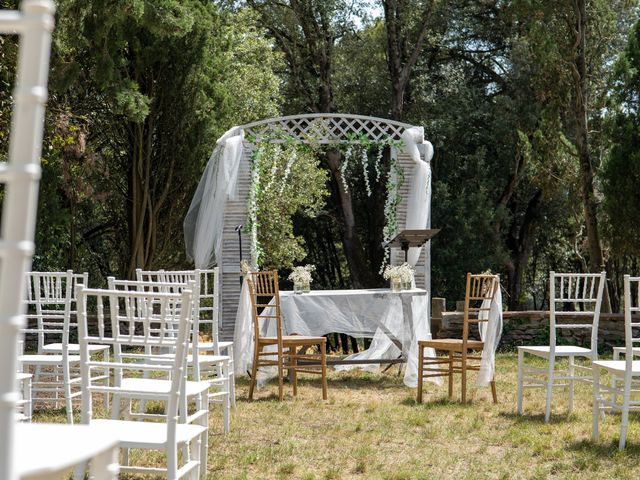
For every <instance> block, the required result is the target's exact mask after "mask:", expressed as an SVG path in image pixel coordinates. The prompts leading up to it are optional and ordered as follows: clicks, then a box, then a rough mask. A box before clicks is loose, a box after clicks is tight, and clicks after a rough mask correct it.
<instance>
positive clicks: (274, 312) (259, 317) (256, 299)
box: [247, 270, 282, 343]
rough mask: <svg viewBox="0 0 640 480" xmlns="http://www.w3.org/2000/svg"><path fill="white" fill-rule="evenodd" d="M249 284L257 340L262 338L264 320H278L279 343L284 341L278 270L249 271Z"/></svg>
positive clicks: (277, 333) (254, 332)
mask: <svg viewBox="0 0 640 480" xmlns="http://www.w3.org/2000/svg"><path fill="white" fill-rule="evenodd" d="M247 285H248V287H249V295H250V297H251V316H252V318H253V334H254V338H255V339H256V341H257V340H258V338H260V329H261V327H262V325H261V323H262V322H270V321H273V320H274V319H275V321H276V335H277V337H278V343H282V318H281V317H280V290H279V289H278V272H277V271H275V270H274V271H267V272H249V274H248V276H247Z"/></svg>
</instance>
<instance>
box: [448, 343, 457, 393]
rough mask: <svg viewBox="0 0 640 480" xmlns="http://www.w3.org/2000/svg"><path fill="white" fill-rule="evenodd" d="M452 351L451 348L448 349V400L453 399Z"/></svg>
mask: <svg viewBox="0 0 640 480" xmlns="http://www.w3.org/2000/svg"><path fill="white" fill-rule="evenodd" d="M454 356H455V354H454V352H453V350H449V375H448V382H449V400H452V399H453V361H454Z"/></svg>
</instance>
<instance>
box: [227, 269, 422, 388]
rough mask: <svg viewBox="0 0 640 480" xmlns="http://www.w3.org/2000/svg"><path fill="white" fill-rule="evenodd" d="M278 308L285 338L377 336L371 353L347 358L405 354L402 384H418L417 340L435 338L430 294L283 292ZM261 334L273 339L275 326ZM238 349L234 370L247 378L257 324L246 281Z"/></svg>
mask: <svg viewBox="0 0 640 480" xmlns="http://www.w3.org/2000/svg"><path fill="white" fill-rule="evenodd" d="M280 306H281V312H282V321H283V334H285V335H290V334H293V333H297V334H300V335H313V336H320V335H326V334H328V333H334V332H335V333H345V334H347V335H351V336H353V337H356V338H371V337H373V340H372V343H371V347H370V348H369V349H367V350H366V351H364V352H361V353H358V354H355V355H351V356H349V357H348V359H359V360H364V359H394V358H398V357H399V356H400V355H402V356H404V358H405V359H406V360H407V368H406V371H405V376H404V383H405V384H406V385H407V386H411V387H415V386H416V385H417V379H418V375H417V374H418V340H427V339H430V338H431V329H430V321H429V295H428V294H427V292H426V290H421V289H413V290H406V291H403V292H399V293H393V292H391V291H390V290H388V289H370V290H314V291H311V292H310V293H304V294H294V293H293V292H290V291H281V292H280ZM261 332H262V334H263V335H268V336H275V325H274V322H269V324H267V325H262V326H261ZM235 345H236V349H237V350H236V352H237V353H236V358H235V359H234V363H235V370H236V373H237V374H238V375H244V374H245V373H246V372H247V370H248V369H249V367H250V365H251V363H252V361H253V358H252V355H253V324H252V317H251V303H250V298H249V291H248V288H247V287H246V282H245V285H243V288H242V293H241V297H240V305H239V307H238V314H237V318H236V330H235ZM398 345H399V346H400V347H401V348H398ZM431 353H433V352H431ZM342 368H344V367H342ZM347 368H350V367H347Z"/></svg>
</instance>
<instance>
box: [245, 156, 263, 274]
mask: <svg viewBox="0 0 640 480" xmlns="http://www.w3.org/2000/svg"><path fill="white" fill-rule="evenodd" d="M262 155H263V149H262V148H261V147H258V148H257V149H256V150H254V152H253V154H252V155H251V187H250V188H249V208H248V210H249V212H248V213H249V233H250V236H251V267H253V268H254V269H256V270H257V268H258V262H259V261H260V245H258V203H257V202H258V195H259V194H260V159H261V158H262Z"/></svg>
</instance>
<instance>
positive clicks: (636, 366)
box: [593, 360, 640, 375]
mask: <svg viewBox="0 0 640 480" xmlns="http://www.w3.org/2000/svg"><path fill="white" fill-rule="evenodd" d="M593 365H595V366H597V367H600V368H604V369H605V370H608V371H610V372H613V373H624V372H625V370H626V368H627V362H626V361H624V360H596V361H595V362H593ZM631 373H632V374H633V375H640V360H636V361H634V362H631Z"/></svg>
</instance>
